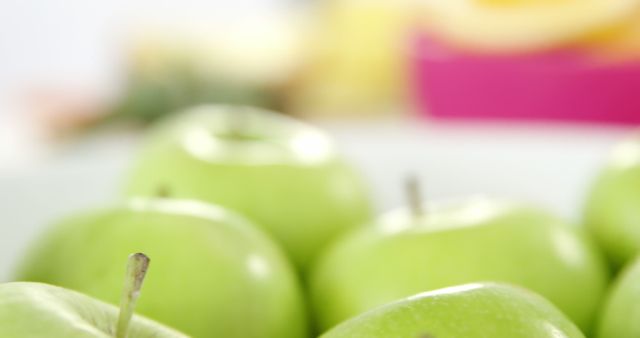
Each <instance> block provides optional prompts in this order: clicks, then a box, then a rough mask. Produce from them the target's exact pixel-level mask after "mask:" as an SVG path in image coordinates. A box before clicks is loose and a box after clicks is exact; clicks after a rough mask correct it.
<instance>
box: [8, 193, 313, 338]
mask: <svg viewBox="0 0 640 338" xmlns="http://www.w3.org/2000/svg"><path fill="white" fill-rule="evenodd" d="M130 252H144V253H145V254H147V255H148V256H149V257H151V259H152V265H153V269H151V270H150V271H149V274H148V276H147V278H146V280H145V285H144V297H142V298H141V299H140V300H139V302H138V305H137V313H140V314H143V315H146V316H148V317H149V318H152V319H154V320H157V321H160V322H162V323H166V324H168V325H171V326H172V327H175V328H177V329H179V330H181V331H182V332H185V333H187V334H189V335H192V336H194V337H225V338H254V337H255V338H302V337H306V336H307V333H308V328H307V324H306V321H307V319H306V314H305V312H306V311H305V305H304V301H303V299H302V298H303V297H302V294H301V290H300V286H299V284H298V280H297V276H296V274H295V272H294V270H293V268H292V266H291V265H290V263H289V262H288V261H287V260H286V257H285V256H284V254H283V253H282V252H281V251H280V249H279V248H278V247H277V246H276V245H275V244H274V243H273V242H272V241H271V240H270V239H269V238H268V237H267V236H266V235H265V234H263V233H262V232H261V231H260V230H259V229H258V228H257V227H255V226H253V225H252V224H251V223H250V222H249V221H247V220H245V219H244V218H242V217H240V216H238V215H236V214H235V213H232V212H230V211H228V210H226V209H223V208H220V207H216V206H213V205H208V204H206V203H203V202H198V201H180V200H170V199H143V198H140V199H134V200H132V201H130V202H129V203H126V204H125V205H123V206H117V207H114V208H111V209H105V210H101V211H94V212H90V213H86V214H83V215H79V216H76V217H72V218H69V219H67V220H65V221H63V222H61V223H60V224H58V225H57V226H55V227H53V228H52V229H51V231H50V232H49V233H48V234H46V235H45V236H44V237H43V238H42V239H41V241H40V242H39V243H36V245H35V246H34V247H33V251H31V253H30V255H28V256H27V259H26V260H25V262H23V264H22V265H21V268H20V269H19V272H18V274H17V280H22V281H34V282H43V283H48V284H53V285H59V286H62V287H65V288H69V289H73V290H77V291H80V292H83V293H85V294H87V295H90V296H93V297H96V298H98V299H101V300H104V301H107V302H109V303H112V304H118V303H119V299H120V296H121V295H120V292H119V290H120V289H121V287H122V274H123V273H124V271H123V268H122V262H123V261H124V260H125V259H126V258H127V256H128V254H129V253H130Z"/></svg>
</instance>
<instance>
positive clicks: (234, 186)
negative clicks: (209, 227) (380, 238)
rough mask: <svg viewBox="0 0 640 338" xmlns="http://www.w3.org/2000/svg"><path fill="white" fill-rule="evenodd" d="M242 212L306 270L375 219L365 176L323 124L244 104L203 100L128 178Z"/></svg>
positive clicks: (157, 138) (140, 186)
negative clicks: (346, 234)
mask: <svg viewBox="0 0 640 338" xmlns="http://www.w3.org/2000/svg"><path fill="white" fill-rule="evenodd" d="M159 189H162V190H165V191H168V192H170V194H171V196H173V197H178V198H194V199H200V200H204V201H207V202H212V203H216V204H219V205H222V206H225V207H228V208H231V209H234V210H236V211H238V212H240V213H241V214H243V215H246V216H248V217H249V218H251V219H252V220H254V221H255V222H256V223H257V224H258V225H260V226H262V227H264V229H266V231H267V232H269V233H270V234H271V235H272V236H273V237H274V238H275V239H276V240H277V241H279V242H280V244H281V245H282V246H283V247H284V249H285V251H286V252H287V253H288V254H289V255H290V257H291V258H292V260H293V261H294V262H295V263H296V265H297V266H298V267H301V268H304V267H305V266H306V265H308V263H309V262H310V261H311V260H313V258H314V256H315V255H316V253H317V252H318V251H319V250H320V249H321V248H323V247H324V246H325V245H326V244H327V243H328V242H329V241H331V240H332V239H333V238H334V237H335V236H336V235H338V234H340V233H342V232H343V231H345V230H347V229H349V228H352V227H354V226H358V225H361V224H362V223H363V222H366V221H367V220H368V219H369V217H370V204H369V199H368V194H367V191H366V189H365V188H364V186H363V183H362V181H361V179H360V177H359V176H358V175H357V173H356V172H354V170H353V169H352V168H351V167H350V166H348V165H347V164H346V163H345V162H344V161H343V160H342V158H340V156H338V155H337V154H336V151H335V149H334V146H333V145H332V142H331V140H330V139H329V138H328V137H327V136H326V135H325V134H324V133H322V132H321V131H319V130H317V129H316V128H314V127H312V126H309V125H307V124H304V123H302V122H299V121H296V120H293V119H291V118H289V117H286V116H282V115H279V114H276V113H272V112H268V111H264V110H260V109H257V108H250V107H242V106H201V107H197V108H193V109H191V110H188V111H186V112H185V113H184V114H181V115H180V116H178V117H176V118H174V119H171V120H169V121H166V122H165V123H163V124H161V125H160V126H158V128H157V129H156V130H155V132H152V134H151V135H150V137H149V139H148V142H147V143H146V146H145V147H143V149H142V151H141V154H140V156H139V159H138V161H137V165H136V166H135V168H134V170H133V173H132V176H131V179H130V181H129V184H128V193H129V194H130V195H132V196H137V195H144V196H148V195H154V194H156V192H157V191H158V190H159Z"/></svg>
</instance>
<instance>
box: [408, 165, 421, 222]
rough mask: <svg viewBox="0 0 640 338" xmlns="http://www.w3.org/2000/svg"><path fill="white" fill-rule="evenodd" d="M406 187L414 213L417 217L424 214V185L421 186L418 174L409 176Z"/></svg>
mask: <svg viewBox="0 0 640 338" xmlns="http://www.w3.org/2000/svg"><path fill="white" fill-rule="evenodd" d="M405 189H406V193H407V199H408V201H409V207H410V208H411V211H412V213H413V215H414V216H415V217H420V216H422V215H424V205H423V200H422V187H421V186H420V179H419V178H418V176H417V175H415V174H411V175H409V176H407V179H406V182H405Z"/></svg>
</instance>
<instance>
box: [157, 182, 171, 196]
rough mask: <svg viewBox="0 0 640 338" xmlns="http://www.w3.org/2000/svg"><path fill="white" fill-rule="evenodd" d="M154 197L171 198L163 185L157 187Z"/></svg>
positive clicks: (169, 190) (168, 190) (167, 188)
mask: <svg viewBox="0 0 640 338" xmlns="http://www.w3.org/2000/svg"><path fill="white" fill-rule="evenodd" d="M156 197H158V198H169V197H171V189H169V187H168V186H167V185H165V184H162V185H160V186H158V188H157V189H156Z"/></svg>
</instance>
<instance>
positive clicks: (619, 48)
mask: <svg viewBox="0 0 640 338" xmlns="http://www.w3.org/2000/svg"><path fill="white" fill-rule="evenodd" d="M582 44H584V45H586V46H587V48H588V49H589V50H591V51H592V53H593V54H595V55H596V56H599V57H601V59H602V58H604V59H605V60H608V61H613V62H615V61H625V60H638V59H640V9H639V10H636V11H635V12H634V14H633V15H631V16H630V17H629V18H628V19H627V20H625V21H621V22H619V23H618V24H617V25H615V26H613V27H610V28H609V29H606V30H603V31H598V32H595V33H594V34H593V35H591V36H588V37H587V38H586V39H585V41H583V42H582Z"/></svg>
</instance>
